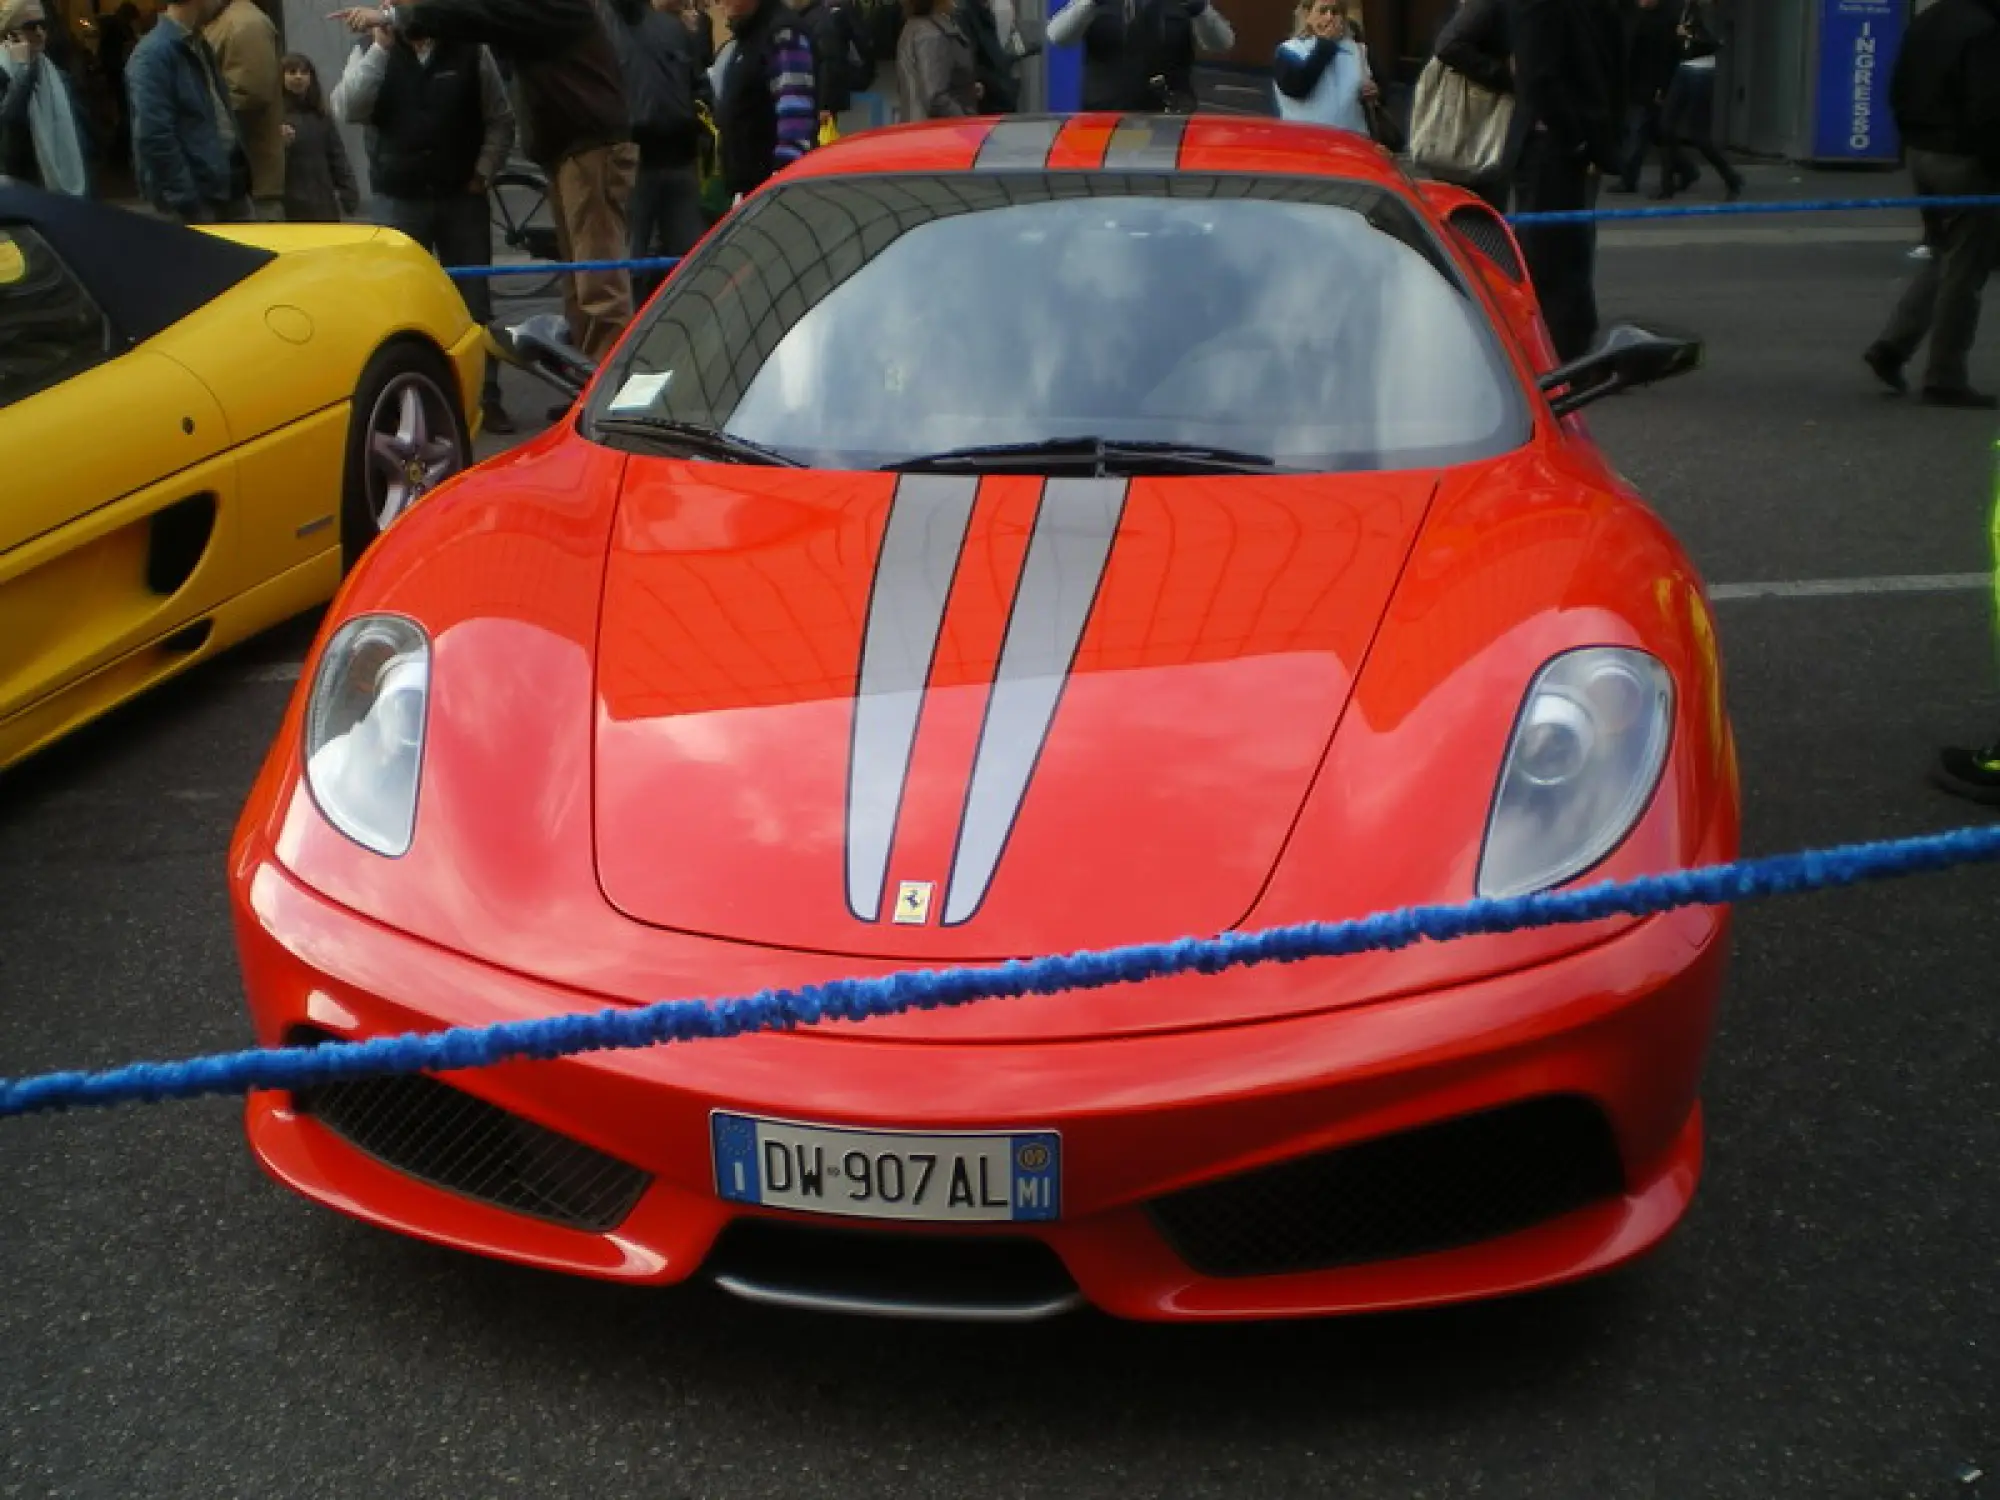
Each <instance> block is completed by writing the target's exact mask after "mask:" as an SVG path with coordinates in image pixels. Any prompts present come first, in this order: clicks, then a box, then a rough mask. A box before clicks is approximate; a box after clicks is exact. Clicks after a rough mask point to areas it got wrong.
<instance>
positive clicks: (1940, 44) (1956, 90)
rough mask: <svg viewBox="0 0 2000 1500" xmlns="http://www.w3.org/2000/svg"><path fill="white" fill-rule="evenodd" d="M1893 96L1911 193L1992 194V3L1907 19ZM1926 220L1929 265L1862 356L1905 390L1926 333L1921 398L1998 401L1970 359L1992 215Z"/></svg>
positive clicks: (1999, 15)
mask: <svg viewBox="0 0 2000 1500" xmlns="http://www.w3.org/2000/svg"><path fill="white" fill-rule="evenodd" d="M1889 101H1890V107H1891V108H1892V109H1893V110H1894V111H1895V115H1896V128H1897V129H1898V130H1899V131H1900V132H1901V133H1902V137H1903V146H1904V149H1905V151H1906V152H1907V155H1908V159H1909V164H1910V177H1911V179H1912V180H1913V181H1914V182H1915V184H1916V189H1917V192H1918V193H1920V194H1922V195H1923V196H1925V197H1974V196H1984V195H1987V194H1992V193H2000V0H1937V3H1936V4H1935V5H1933V6H1931V8H1930V9H1929V10H1926V11H1924V12H1923V13H1922V14H1921V15H1919V16H1918V17H1917V18H1916V19H1915V20H1914V21H1912V22H1911V23H1910V29H1909V32H1908V34H1907V35H1906V36H1905V37H1904V39H1903V50H1902V52H1901V54H1900V55H1899V56H1898V57H1897V59H1896V70H1895V73H1894V74H1893V76H1892V78H1891V81H1890V85H1889ZM1923 218H1924V244H1925V245H1926V246H1927V247H1929V249H1930V252H1931V254H1930V259H1928V260H1927V261H1925V262H1924V263H1923V266H1922V268H1921V269H1920V270H1919V271H1918V272H1917V276H1916V279H1915V280H1914V281H1913V282H1911V283H1910V286H1909V288H1908V290H1906V291H1905V292H1904V293H1903V296H1902V300H1901V301H1899V302H1898V303H1897V304H1896V309H1895V311H1894V312H1893V313H1892V314H1891V315H1890V317H1889V322H1888V326H1887V327H1885V328H1884V329H1883V330H1882V335H1881V337H1880V338H1878V339H1876V341H1875V342H1874V343H1872V344H1870V345H1869V346H1868V348H1867V350H1866V351H1865V352H1864V353H1863V355H1862V358H1863V359H1865V360H1866V361H1867V363H1868V367H1869V368H1870V369H1871V370H1873V371H1874V372H1875V374H1876V376H1877V378H1879V379H1880V380H1881V381H1882V382H1883V383H1884V384H1885V385H1887V386H1889V387H1890V388H1891V389H1892V390H1894V391H1896V392H1897V393H1898V394H1901V393H1902V392H1903V391H1905V390H1907V389H1908V385H1907V382H1906V381H1905V380H1904V378H1903V366H1904V365H1906V364H1908V363H1909V362H1910V360H1911V358H1912V357H1913V356H1914V355H1915V354H1916V352H1917V346H1918V345H1919V344H1921V343H1922V342H1923V341H1924V339H1925V337H1926V336H1928V337H1929V338H1930V343H1931V353H1930V367H1929V370H1928V371H1927V373H1926V374H1925V377H1924V388H1923V399H1924V400H1925V401H1928V402H1930V403H1932V404H1933V405H1937V406H1957V407H1974V408H1979V409H1991V408H1993V407H1995V406H2000V401H1996V400H1995V399H1994V398H1993V397H1992V396H1989V395H1986V394H1984V393H1983V392H1980V391H1977V390H1974V389H1973V387H1972V381H1971V372H1970V368H1969V364H1968V357H1969V356H1970V354H1971V352H1972V340H1973V335H1974V334H1975V333H1977V332H1978V329H1979V301H1980V293H1981V292H1982V291H1983V290H1984V288H1985V285H1986V278H1987V276H1988V275H1990V274H1991V273H1992V271H1993V268H1994V266H1995V264H1996V261H2000V210H1994V209H1990V208H1952V209H1927V210H1926V211H1925V212H1924V216H1923Z"/></svg>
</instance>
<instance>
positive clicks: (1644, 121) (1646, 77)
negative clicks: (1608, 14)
mask: <svg viewBox="0 0 2000 1500" xmlns="http://www.w3.org/2000/svg"><path fill="white" fill-rule="evenodd" d="M1674 20H1675V11H1674V9H1673V6H1672V3H1671V0H1668V3H1666V4H1662V3H1661V0H1632V5H1631V9H1630V10H1629V11H1627V12H1626V15H1625V150H1624V154H1623V155H1622V157H1621V158H1620V161H1619V172H1618V180H1617V181H1616V182H1614V183H1612V184H1610V191H1612V192H1614V193H1636V192H1638V191H1639V176H1640V174H1641V173H1642V172H1644V171H1645V169H1646V153H1647V152H1648V151H1650V150H1651V149H1652V148H1653V146H1654V145H1656V144H1657V143H1658V141H1659V139H1660V118H1661V114H1662V112H1663V111H1664V109H1665V107H1666V102H1667V90H1668V88H1669V86H1671V85H1672V83H1673V81H1674V70H1675V69H1676V68H1677V67H1679V66H1680V47H1679V45H1678V44H1677V42H1676V39H1675V36H1674Z"/></svg>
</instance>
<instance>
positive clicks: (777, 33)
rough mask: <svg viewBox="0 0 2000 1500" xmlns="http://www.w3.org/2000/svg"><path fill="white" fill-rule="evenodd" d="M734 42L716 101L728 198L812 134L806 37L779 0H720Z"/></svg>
mask: <svg viewBox="0 0 2000 1500" xmlns="http://www.w3.org/2000/svg"><path fill="white" fill-rule="evenodd" d="M725 8H726V10H727V11H728V14H729V29H730V32H731V34H732V37H733V40H734V41H735V46H734V47H733V48H731V49H730V54H729V60H728V62H727V63H725V64H724V65H723V69H722V87H721V89H720V91H719V95H720V96H719V98H718V99H717V101H716V108H717V113H716V122H715V123H716V127H717V129H718V130H719V131H720V132H721V136H722V175H723V177H724V179H725V180H726V181H727V183H728V186H729V192H730V194H731V195H732V197H734V198H737V199H740V198H742V196H743V195H744V194H745V193H748V192H752V191H754V190H755V189H756V188H757V187H759V186H760V185H761V184H762V183H763V182H765V180H766V179H768V178H769V177H770V176H771V174H772V173H774V172H778V171H781V170H783V169H784V168H785V167H788V166H790V165H791V164H792V163H793V162H795V161H797V160H798V159H799V158H800V157H801V156H804V155H805V154H806V153H807V152H808V151H810V150H812V149H813V147H814V146H815V145H816V144H818V141H819V101H818V99H817V97H816V96H815V94H814V92H813V90H814V88H815V79H814V63H813V50H812V39H811V38H810V37H809V36H807V35H806V31H805V28H804V27H803V26H801V25H800V24H799V20H798V17H797V16H795V15H794V14H793V13H792V10H791V8H790V7H789V6H788V5H786V4H785V0H727V5H726V7H725Z"/></svg>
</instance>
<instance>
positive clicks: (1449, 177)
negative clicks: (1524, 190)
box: [1411, 0, 1514, 214]
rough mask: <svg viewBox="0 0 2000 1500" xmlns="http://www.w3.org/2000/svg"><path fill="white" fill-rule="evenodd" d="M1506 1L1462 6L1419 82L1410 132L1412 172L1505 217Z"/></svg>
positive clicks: (1509, 102)
mask: <svg viewBox="0 0 2000 1500" xmlns="http://www.w3.org/2000/svg"><path fill="white" fill-rule="evenodd" d="M1513 56H1514V54H1513V44H1512V42H1511V40H1510V39H1509V37H1508V31H1507V0H1464V3H1463V4H1461V5H1460V6H1459V8H1458V9H1457V11H1455V12H1454V13H1453V14H1452V17H1451V19H1450V20H1449V21H1447V22H1445V24H1444V29H1443V30H1442V31H1440V32H1439V33H1438V41H1437V56H1436V57H1434V58H1433V59H1432V60H1431V62H1430V65H1429V66H1428V67H1426V68H1425V69H1424V73H1423V77H1422V78H1421V79H1419V80H1418V82H1417V103H1416V108H1415V109H1414V111H1413V112H1412V113H1413V116H1414V119H1415V121H1416V122H1417V126H1416V128H1414V129H1413V130H1412V132H1411V135H1412V142H1411V147H1412V151H1413V153H1414V154H1415V156H1416V159H1417V165H1418V166H1419V167H1422V168H1424V169H1425V170H1427V171H1429V172H1430V173H1431V175H1433V176H1435V177H1440V178H1443V179H1445V180H1446V181H1449V182H1456V183H1459V184H1460V185H1462V186H1464V187H1466V188H1468V189H1470V190H1471V191H1472V192H1475V193H1477V194H1478V195H1479V196H1480V197H1481V198H1483V199H1485V200H1486V202H1487V204H1488V205H1489V206H1490V207H1491V208H1492V209H1493V211H1494V212H1495V213H1499V214H1504V213H1505V212H1507V199H1508V195H1509V193H1510V191H1511V190H1512V185H1513V184H1512V165H1511V163H1510V161H1509V159H1508V157H1507V154H1506V150H1505V148H1506V145H1507V142H1508V139H1509V134H1510V130H1511V127H1512V124H1513V117H1514V62H1513Z"/></svg>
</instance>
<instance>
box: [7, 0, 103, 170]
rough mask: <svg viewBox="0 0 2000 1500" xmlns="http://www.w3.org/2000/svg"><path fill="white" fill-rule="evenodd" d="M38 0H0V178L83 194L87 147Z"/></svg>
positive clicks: (88, 158) (87, 159)
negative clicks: (52, 55) (51, 54)
mask: <svg viewBox="0 0 2000 1500" xmlns="http://www.w3.org/2000/svg"><path fill="white" fill-rule="evenodd" d="M48 35H49V22H48V16H47V14H46V13H45V12H44V11H43V9H42V5H41V0H0V178H9V177H11V178H13V179H14V180H15V181H16V182H25V183H27V184H28V186H30V187H38V188H41V189H42V190H43V191H45V192H51V193H68V194H69V195H70V196H71V197H74V198H82V197H87V196H88V195H89V193H90V149H89V146H88V144H87V142H86V137H85V133H84V129H83V124H82V117H81V116H80V115H79V114H78V113H77V109H76V96H75V94H74V93H73V92H72V91H71V89H70V84H69V79H68V77H67V76H66V75H65V74H64V73H63V70H62V69H61V68H60V67H58V66H57V65H56V61H55V59H54V58H52V57H50V56H49V55H48Z"/></svg>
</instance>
